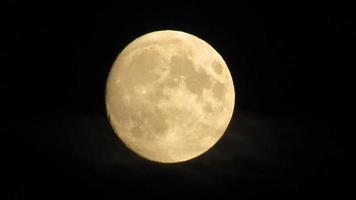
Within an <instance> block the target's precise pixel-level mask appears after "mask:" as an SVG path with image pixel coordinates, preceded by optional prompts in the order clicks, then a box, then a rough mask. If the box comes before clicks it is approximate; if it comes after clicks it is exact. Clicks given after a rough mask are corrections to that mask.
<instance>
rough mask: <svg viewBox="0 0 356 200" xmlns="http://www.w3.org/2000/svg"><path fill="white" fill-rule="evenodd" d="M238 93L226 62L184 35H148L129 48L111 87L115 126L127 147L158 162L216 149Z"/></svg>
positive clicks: (115, 69) (119, 61)
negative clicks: (212, 148)
mask: <svg viewBox="0 0 356 200" xmlns="http://www.w3.org/2000/svg"><path fill="white" fill-rule="evenodd" d="M234 104H235V91H234V85H233V81H232V77H231V74H230V71H229V69H228V67H227V65H226V63H225V62H224V60H223V58H222V57H221V56H220V55H219V53H217V52H216V51H215V50H214V49H213V48H212V47H211V46H210V45H209V44H208V43H206V42H205V41H203V40H202V39H199V38H198V37H196V36H194V35H191V34H188V33H185V32H181V31H171V30H165V31H156V32H151V33H148V34H145V35H143V36H141V37H139V38H137V39H135V40H134V41H133V42H131V43H130V44H129V45H128V46H126V47H125V48H124V50H123V51H122V52H121V53H120V54H119V56H118V57H117V59H116V60H115V62H114V64H113V66H112V68H111V71H110V73H109V76H108V79H107V85H106V108H107V114H108V117H109V119H110V123H111V125H112V127H113V129H114V131H115V133H116V134H117V136H118V137H119V138H120V139H121V140H122V141H123V142H124V144H125V145H126V146H127V147H128V148H129V149H131V150H132V151H134V152H136V153H137V154H139V155H140V156H142V157H144V158H146V159H149V160H152V161H157V162H162V163H174V162H182V161H186V160H189V159H192V158H194V157H197V156H199V155H201V154H202V153H204V152H206V151H207V150H208V149H210V148H211V147H212V146H213V145H214V144H215V143H216V142H217V141H218V140H219V139H220V138H221V137H222V135H223V134H224V132H225V130H226V128H227V126H228V124H229V122H230V120H231V117H232V113H233V109H234Z"/></svg>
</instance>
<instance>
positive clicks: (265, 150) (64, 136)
mask: <svg viewBox="0 0 356 200" xmlns="http://www.w3.org/2000/svg"><path fill="white" fill-rule="evenodd" d="M229 2H230V1H229ZM0 10H1V11H0V16H1V28H0V29H1V40H3V41H2V42H1V43H2V45H1V47H0V48H4V51H3V50H1V51H2V53H1V69H0V70H1V90H2V91H4V92H2V102H3V103H2V105H3V106H2V111H1V113H2V117H3V119H2V128H1V134H2V135H4V137H2V138H3V139H2V141H3V142H2V143H3V144H2V147H3V148H4V150H3V151H2V152H3V153H4V155H5V156H2V160H3V161H4V162H2V165H3V166H5V169H6V170H5V171H2V172H3V175H2V178H1V179H2V182H3V183H5V184H4V185H5V193H3V194H5V198H2V199H109V198H111V199H128V198H135V197H142V198H177V199H178V198H188V199H203V198H213V199H225V198H226V199H227V198H230V199H235V198H236V199H238V198H243V199H246V198H253V197H268V198H269V197H271V198H274V199H279V198H280V199H282V198H283V199H290V198H292V199H294V198H295V199H297V198H298V199H300V198H310V197H315V198H321V197H337V198H340V197H346V196H347V194H348V193H349V192H351V191H350V190H351V187H350V186H348V183H347V181H346V180H347V177H348V175H349V174H348V173H347V171H346V170H345V165H346V161H345V160H346V156H345V155H344V152H345V148H344V145H342V143H343V142H344V140H345V138H343V136H342V133H340V130H341V129H340V128H339V127H340V126H339V123H338V122H337V121H339V120H340V115H339V114H337V113H338V109H340V107H341V106H342V105H341V104H342V103H340V102H341V101H340V98H341V95H342V94H341V93H342V92H341V90H340V87H339V84H341V81H340V80H341V79H342V76H343V74H342V73H345V72H342V69H343V68H344V67H345V66H348V67H351V64H350V63H349V60H351V59H350V57H351V51H350V49H352V46H351V43H350V41H351V40H353V39H354V35H355V26H354V22H353V21H352V19H351V12H352V10H351V9H350V6H348V5H345V4H342V3H338V4H326V3H323V4H316V5H311V4H297V3H283V4H280V3H275V4H273V3H271V2H269V1H268V2H265V3H259V2H258V3H257V2H254V3H252V2H251V3H240V2H230V3H228V2H222V1H211V2H209V1H201V2H198V1H176V2H169V1H162V2H155V3H154V2H151V1H148V2H144V1H142V2H141V1H127V2H121V1H113V2H111V3H103V2H102V1H97V2H95V3H91V2H89V1H86V2H83V3H77V4H74V3H68V4H64V3H58V4H55V3H53V2H52V1H44V2H42V3H40V2H36V3H35V2H29V1H23V2H22V1H5V2H4V3H2V5H0ZM163 29H173V30H181V31H185V32H188V33H191V34H194V35H196V36H198V37H200V38H202V39H204V40H205V41H207V42H208V43H210V44H211V45H212V46H213V47H214V48H215V49H216V50H217V51H218V52H219V53H220V54H221V55H222V56H223V58H224V59H225V61H226V63H227V65H228V66H229V69H230V71H231V73H232V76H233V79H234V84H235V90H236V92H237V96H236V106H235V112H234V115H233V118H232V120H231V123H230V126H229V127H228V129H227V131H226V133H225V135H224V136H223V137H222V139H221V140H220V141H219V142H218V143H217V144H216V145H215V146H214V147H213V148H212V149H210V150H209V151H208V152H206V153H205V154H203V155H202V156H200V157H198V158H196V159H193V160H190V161H187V162H183V163H177V164H170V165H166V164H159V163H155V162H151V161H147V160H145V159H143V158H141V157H139V156H137V155H136V154H134V153H132V152H131V151H129V150H128V149H127V148H126V147H125V145H124V144H123V143H122V142H121V141H120V140H119V139H118V138H117V137H116V136H115V134H114V132H113V130H112V129H111V126H110V124H109V122H108V119H107V117H106V111H105V98H104V92H105V82H106V78H107V75H108V73H109V70H110V67H111V65H112V63H113V61H114V59H115V58H116V56H117V55H118V53H119V52H120V51H121V50H122V49H123V48H124V47H125V46H126V45H127V44H128V43H130V42H131V41H132V40H133V39H135V38H136V37H138V36H140V35H142V34H145V33H148V32H151V31H155V30H163ZM341 72H342V73H341Z"/></svg>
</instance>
